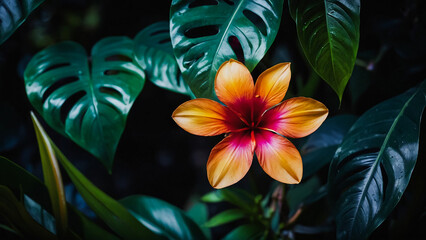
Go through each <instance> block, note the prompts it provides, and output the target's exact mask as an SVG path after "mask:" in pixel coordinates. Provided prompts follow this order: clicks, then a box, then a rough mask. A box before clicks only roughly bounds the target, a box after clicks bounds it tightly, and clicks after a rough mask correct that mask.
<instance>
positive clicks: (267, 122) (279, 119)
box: [259, 97, 328, 138]
mask: <svg viewBox="0 0 426 240" xmlns="http://www.w3.org/2000/svg"><path fill="white" fill-rule="evenodd" d="M327 115H328V109H327V107H326V106H325V105H324V104H322V103H321V102H318V101H316V100H314V99H312V98H306V97H295V98H291V99H288V100H286V101H284V102H282V103H281V104H280V105H278V106H276V107H274V108H272V109H270V110H268V111H267V112H266V113H265V114H264V115H263V117H262V120H261V122H260V124H259V127H263V128H267V129H270V130H273V131H275V132H277V133H279V134H282V135H284V136H287V137H291V138H300V137H305V136H307V135H309V134H311V133H313V132H314V131H315V130H317V129H318V127H319V126H321V124H322V123H323V122H324V120H325V119H326V118H327Z"/></svg>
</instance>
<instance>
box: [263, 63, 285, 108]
mask: <svg viewBox="0 0 426 240" xmlns="http://www.w3.org/2000/svg"><path fill="white" fill-rule="evenodd" d="M290 78H291V71H290V63H288V62H287V63H280V64H277V65H275V66H273V67H271V68H269V69H267V70H266V71H264V72H263V73H262V74H260V76H259V77H258V78H257V81H256V85H255V96H259V97H260V98H261V100H263V101H262V102H264V104H265V110H266V109H268V108H270V107H272V106H274V105H276V104H278V103H280V102H281V101H282V100H283V98H284V96H285V94H286V93H287V89H288V85H289V82H290Z"/></svg>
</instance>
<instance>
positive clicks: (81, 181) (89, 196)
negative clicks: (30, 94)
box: [34, 125, 158, 239]
mask: <svg viewBox="0 0 426 240" xmlns="http://www.w3.org/2000/svg"><path fill="white" fill-rule="evenodd" d="M34 127H35V128H39V129H36V131H39V132H40V133H43V134H44V137H43V138H40V139H39V140H41V141H44V142H43V144H46V145H50V147H51V148H52V149H53V151H54V153H55V156H56V158H57V159H58V161H59V162H60V163H61V166H62V167H63V168H64V169H65V171H66V172H67V173H68V176H69V177H70V179H71V181H72V182H73V183H74V185H75V187H76V188H77V190H78V192H79V193H80V194H81V196H82V197H83V199H84V201H85V202H86V203H87V205H89V207H90V208H91V209H92V210H93V211H94V212H95V213H96V215H97V216H98V217H99V218H100V219H102V220H103V221H104V222H105V223H106V224H107V225H108V226H109V227H110V228H111V229H112V230H113V231H115V232H116V233H117V234H118V235H120V236H121V237H122V238H124V239H141V238H143V239H146V238H149V239H157V238H158V236H157V235H155V234H153V233H152V232H151V231H149V230H148V229H147V228H146V227H145V226H143V225H142V224H140V223H139V222H138V221H137V220H136V218H134V217H133V216H132V214H130V213H129V212H128V211H127V210H126V208H124V207H123V206H122V205H121V204H120V203H119V202H117V201H116V200H114V199H113V198H111V197H110V196H108V195H107V194H105V193H104V192H102V191H101V190H100V189H99V188H97V187H96V186H95V185H93V183H92V182H90V181H89V180H88V179H87V178H86V177H85V176H84V175H83V174H82V173H81V172H80V171H78V169H77V168H76V167H74V165H73V164H72V163H71V162H70V161H69V160H68V159H67V158H66V157H65V156H64V155H63V154H62V152H61V151H60V150H59V149H58V147H56V145H55V144H54V143H53V142H52V140H51V139H50V138H49V136H47V134H46V132H45V131H44V130H43V128H42V126H41V125H35V126H34Z"/></svg>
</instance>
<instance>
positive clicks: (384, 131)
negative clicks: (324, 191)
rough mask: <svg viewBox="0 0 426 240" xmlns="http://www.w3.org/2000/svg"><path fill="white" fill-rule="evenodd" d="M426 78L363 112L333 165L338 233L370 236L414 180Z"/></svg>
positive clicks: (332, 189) (331, 177)
mask: <svg viewBox="0 0 426 240" xmlns="http://www.w3.org/2000/svg"><path fill="white" fill-rule="evenodd" d="M425 93H426V82H424V83H423V84H422V86H421V87H420V88H417V89H412V90H410V91H408V92H406V93H404V94H402V95H400V96H397V97H394V98H392V99H390V100H387V101H385V102H383V103H381V104H379V105H377V106H375V107H373V108H372V109H370V110H369V111H367V112H366V113H365V114H363V115H362V116H361V117H360V118H359V119H358V120H357V121H356V122H355V124H354V125H353V126H352V127H351V129H350V130H349V132H348V134H347V135H346V136H345V138H344V139H343V142H342V144H341V145H340V147H339V148H338V149H337V151H336V154H335V156H334V159H333V161H332V163H331V165H330V172H329V183H328V184H329V188H330V192H331V196H332V198H333V199H334V201H335V202H336V204H335V206H336V207H335V208H336V225H337V239H366V238H367V237H368V236H369V235H370V234H371V233H372V232H373V231H374V229H376V228H377V227H378V226H379V225H380V224H381V223H382V222H383V221H384V220H385V218H386V217H387V216H388V215H389V214H390V212H391V211H392V209H393V208H394V207H395V205H396V204H397V203H398V201H399V199H400V198H401V196H402V194H403V192H404V190H405V188H406V187H407V185H408V182H409V181H410V177H411V173H412V171H413V169H414V165H415V163H416V159H417V155H418V150H419V129H420V119H421V115H422V112H423V110H424V107H425V105H426V101H425Z"/></svg>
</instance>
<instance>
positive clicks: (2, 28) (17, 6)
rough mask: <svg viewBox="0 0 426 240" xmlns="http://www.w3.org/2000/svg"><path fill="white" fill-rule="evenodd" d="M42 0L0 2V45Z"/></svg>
mask: <svg viewBox="0 0 426 240" xmlns="http://www.w3.org/2000/svg"><path fill="white" fill-rule="evenodd" d="M42 2H44V0H9V1H1V2H0V44H2V43H3V42H4V41H6V40H7V39H8V38H9V37H10V36H11V35H12V34H13V32H15V30H16V29H17V28H18V27H19V26H21V24H22V23H23V22H24V21H25V20H26V19H27V17H28V15H30V13H31V12H32V11H34V9H36V8H37V7H38V6H39V5H40V4H41V3H42Z"/></svg>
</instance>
